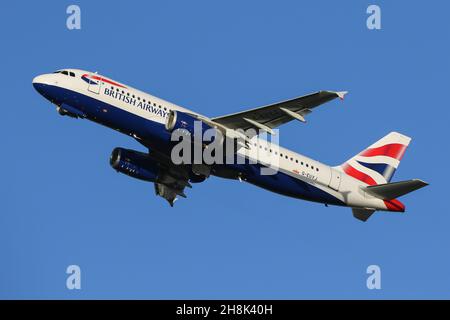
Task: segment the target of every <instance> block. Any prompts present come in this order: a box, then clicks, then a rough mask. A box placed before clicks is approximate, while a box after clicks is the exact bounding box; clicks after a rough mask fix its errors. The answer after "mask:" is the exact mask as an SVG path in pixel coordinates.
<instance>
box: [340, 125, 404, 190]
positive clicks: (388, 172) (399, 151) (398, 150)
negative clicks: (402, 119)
mask: <svg viewBox="0 0 450 320" xmlns="http://www.w3.org/2000/svg"><path fill="white" fill-rule="evenodd" d="M410 141H411V138H410V137H407V136H405V135H402V134H400V133H398V132H391V133H389V134H388V135H387V136H385V137H383V138H381V139H380V140H378V141H377V142H375V143H374V144H372V145H371V146H370V147H368V148H367V149H366V150H364V151H362V152H360V153H359V154H357V155H356V156H354V157H353V158H351V159H350V160H348V161H346V162H344V163H343V164H342V165H341V166H340V167H341V168H342V170H343V171H344V172H345V173H346V174H348V175H349V176H352V177H354V178H356V179H358V180H360V181H362V182H364V183H367V184H368V185H377V184H383V183H387V182H389V181H391V178H392V176H393V175H394V173H395V170H396V169H397V168H398V166H399V164H400V160H401V159H402V157H403V155H404V154H405V151H406V148H407V147H408V145H409V142H410Z"/></svg>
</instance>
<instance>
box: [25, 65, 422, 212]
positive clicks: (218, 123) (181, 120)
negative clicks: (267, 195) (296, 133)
mask: <svg viewBox="0 0 450 320" xmlns="http://www.w3.org/2000/svg"><path fill="white" fill-rule="evenodd" d="M33 86H34V88H35V89H36V90H37V91H38V92H39V93H40V94H41V95H42V96H44V97H45V98H46V99H47V100H49V101H50V102H51V103H52V104H54V105H55V106H56V110H57V111H58V113H59V114H61V115H66V116H70V117H73V118H82V119H84V118H85V119H89V120H91V121H94V122H97V123H99V124H102V125H105V126H107V127H109V128H112V129H115V130H118V131H119V132H122V133H124V134H127V135H129V136H131V137H133V138H135V139H136V140H137V141H139V142H140V143H141V144H142V145H144V146H145V147H146V148H147V149H148V152H138V151H134V150H129V149H125V148H115V149H114V150H113V151H112V154H111V157H110V164H111V166H112V167H113V168H114V169H116V170H117V171H119V172H122V173H124V174H126V175H129V176H131V177H134V178H137V179H141V180H145V181H149V182H153V183H154V186H155V191H156V194H157V195H158V196H161V197H163V198H165V199H166V200H167V201H168V202H169V203H170V205H172V206H173V204H174V202H175V200H176V199H177V197H178V196H181V197H186V196H185V193H184V189H185V188H186V187H189V188H191V186H192V185H191V184H192V183H199V182H203V181H204V180H205V179H206V178H208V177H209V176H210V175H214V176H218V177H223V178H229V179H236V180H241V181H247V182H249V183H251V184H254V185H256V186H259V187H261V188H264V189H267V190H270V191H273V192H276V193H279V194H282V195H286V196H289V197H294V198H298V199H304V200H309V201H314V202H319V203H323V204H325V205H338V206H348V207H350V208H352V210H353V215H354V217H355V218H357V219H359V220H362V221H366V220H367V219H368V218H369V217H370V216H371V215H372V214H373V213H374V212H375V211H377V210H380V211H394V212H404V211H405V206H404V205H403V204H402V203H401V202H400V201H399V200H397V198H398V197H400V196H403V195H405V194H407V193H409V192H411V191H414V190H417V189H419V188H422V187H424V186H426V185H427V183H425V182H423V181H421V180H418V179H414V180H408V181H400V182H393V183H391V182H390V181H391V178H392V176H393V174H394V172H395V170H396V169H397V168H398V165H399V164H400V160H401V159H402V157H403V154H404V153H405V150H406V148H407V146H408V144H409V142H410V141H411V139H410V138H409V137H407V136H405V135H402V134H400V133H397V132H391V133H389V134H388V135H386V136H385V137H383V138H381V139H380V140H379V141H377V142H375V143H374V144H372V145H370V146H369V147H368V148H367V149H365V150H363V151H362V152H360V153H358V154H357V155H356V156H354V157H353V158H351V159H349V160H347V161H345V162H344V163H342V164H341V165H338V166H328V165H325V164H323V163H320V162H318V161H316V160H313V159H310V158H307V157H305V156H303V155H301V154H298V153H295V152H293V151H290V150H287V149H284V148H282V147H280V146H277V145H275V144H272V143H271V142H268V141H267V139H262V138H261V137H260V136H259V135H257V134H255V135H253V136H251V135H250V136H244V137H242V134H241V135H239V134H236V135H235V136H231V137H230V134H229V133H227V132H234V131H233V130H231V129H234V130H236V129H242V130H248V129H255V130H258V131H259V132H261V131H264V132H268V133H270V134H273V133H274V132H273V129H274V128H276V127H278V126H280V125H282V124H284V123H286V122H289V121H291V120H298V121H301V122H304V121H305V116H306V115H307V114H309V113H310V112H312V111H313V110H314V108H316V107H318V106H319V105H321V104H323V103H326V102H328V101H331V100H333V99H335V98H341V99H343V98H344V95H345V94H346V92H333V91H319V92H316V93H312V94H309V95H306V96H303V97H299V98H295V99H292V100H288V101H283V102H278V103H275V104H271V105H267V106H264V107H260V108H255V109H251V110H246V111H242V112H239V113H235V114H230V115H226V116H219V117H215V118H208V117H205V116H203V115H200V114H198V113H196V112H193V111H190V110H187V109H185V108H182V107H180V106H177V105H175V104H173V103H170V102H167V101H164V100H162V99H159V98H157V97H155V96H152V95H149V94H147V93H145V92H142V91H139V90H136V89H134V88H131V87H129V86H127V85H125V84H123V83H120V82H117V81H114V80H111V79H109V78H107V77H104V76H101V75H99V74H97V73H93V72H89V71H83V70H77V69H64V70H59V71H56V72H53V73H50V74H43V75H39V76H37V77H36V78H34V79H33ZM198 121H201V124H202V128H203V129H208V128H215V129H216V130H219V131H221V132H224V134H225V135H226V137H227V138H231V139H236V141H237V140H239V139H241V140H240V141H242V139H244V144H242V145H241V144H239V143H237V145H239V146H240V147H239V146H238V147H237V148H236V152H234V153H233V157H235V160H236V159H237V158H244V160H248V161H247V162H245V161H244V163H242V161H227V162H225V163H217V164H210V165H208V164H205V163H200V164H179V165H176V164H174V162H173V161H172V159H171V150H172V149H173V147H174V142H173V141H172V140H171V134H172V133H173V132H174V130H178V129H183V130H187V131H188V132H189V133H193V128H194V123H195V122H198ZM203 129H202V130H203ZM249 160H252V161H249ZM229 162H231V163H229ZM275 162H276V164H275V167H276V168H277V171H276V173H275V174H269V175H266V174H261V169H262V168H268V167H272V164H274V163H275Z"/></svg>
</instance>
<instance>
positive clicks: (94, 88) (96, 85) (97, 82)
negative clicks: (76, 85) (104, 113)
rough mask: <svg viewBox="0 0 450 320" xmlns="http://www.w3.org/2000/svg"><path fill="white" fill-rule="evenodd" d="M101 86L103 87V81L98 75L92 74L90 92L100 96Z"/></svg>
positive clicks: (90, 75)
mask: <svg viewBox="0 0 450 320" xmlns="http://www.w3.org/2000/svg"><path fill="white" fill-rule="evenodd" d="M101 86H102V81H101V79H100V77H98V76H97V74H95V73H90V74H89V84H88V90H89V91H90V92H93V93H96V94H99V93H100V88H101Z"/></svg>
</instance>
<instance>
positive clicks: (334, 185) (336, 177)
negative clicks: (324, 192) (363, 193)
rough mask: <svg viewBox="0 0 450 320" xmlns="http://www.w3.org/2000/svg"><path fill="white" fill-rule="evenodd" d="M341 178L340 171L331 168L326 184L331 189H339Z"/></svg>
mask: <svg viewBox="0 0 450 320" xmlns="http://www.w3.org/2000/svg"><path fill="white" fill-rule="evenodd" d="M341 179H342V175H341V172H340V171H337V170H335V169H333V168H331V177H330V183H329V184H328V186H329V187H330V188H331V189H334V190H336V191H339V186H340V185H341Z"/></svg>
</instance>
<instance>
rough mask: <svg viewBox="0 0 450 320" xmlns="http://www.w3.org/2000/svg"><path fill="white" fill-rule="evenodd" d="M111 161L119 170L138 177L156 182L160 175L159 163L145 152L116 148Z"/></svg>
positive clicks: (112, 165)
mask: <svg viewBox="0 0 450 320" xmlns="http://www.w3.org/2000/svg"><path fill="white" fill-rule="evenodd" d="M109 163H110V165H111V167H113V168H114V169H116V170H117V171H119V172H121V173H124V174H126V175H128V176H130V177H133V178H136V179H140V180H144V181H149V182H154V181H155V180H156V178H157V176H158V171H159V168H158V164H157V163H156V162H155V161H153V159H151V158H150V157H149V156H148V154H146V153H143V152H139V151H134V150H129V149H124V148H115V149H114V150H113V151H112V153H111V157H110V158H109Z"/></svg>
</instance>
